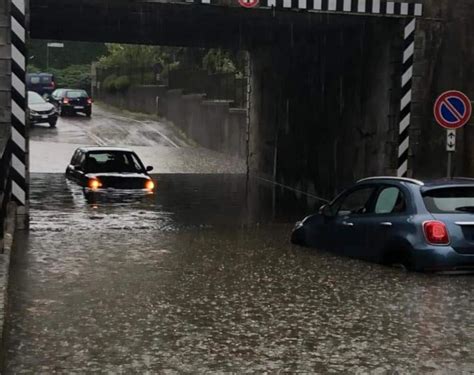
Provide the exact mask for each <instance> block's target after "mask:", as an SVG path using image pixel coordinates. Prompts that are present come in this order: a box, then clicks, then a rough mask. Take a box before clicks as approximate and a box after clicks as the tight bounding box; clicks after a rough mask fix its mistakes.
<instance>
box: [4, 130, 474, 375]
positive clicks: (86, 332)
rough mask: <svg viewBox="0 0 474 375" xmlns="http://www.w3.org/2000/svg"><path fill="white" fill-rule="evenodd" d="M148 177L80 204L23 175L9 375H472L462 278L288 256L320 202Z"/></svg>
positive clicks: (471, 314)
mask: <svg viewBox="0 0 474 375" xmlns="http://www.w3.org/2000/svg"><path fill="white" fill-rule="evenodd" d="M58 126H60V125H58ZM78 127H79V128H80V125H79V126H78ZM58 129H60V128H58ZM37 130H38V129H37ZM58 131H59V130H58ZM81 134H83V133H81ZM38 138H39V137H37V138H35V139H36V140H38ZM50 141H51V142H54V138H51V139H50ZM156 147H157V148H159V146H156ZM163 147H170V148H171V146H169V145H168V146H167V145H163ZM188 148H189V147H187V146H184V145H183V146H180V150H181V153H186V152H187V149H188ZM38 156H39V155H38ZM153 177H154V179H155V181H156V182H157V185H158V189H157V192H156V194H154V195H147V196H137V195H135V194H120V195H117V194H106V195H96V196H87V197H86V196H84V194H83V192H82V190H81V189H80V188H79V187H77V186H76V185H74V184H71V183H69V182H68V181H66V180H65V178H64V176H63V174H60V173H34V174H32V178H31V197H30V198H31V224H30V230H29V232H28V233H25V235H24V236H19V237H18V239H17V241H16V246H15V252H14V254H13V259H12V274H11V282H10V296H9V298H10V314H9V318H8V324H9V326H8V334H7V335H8V336H7V362H6V369H5V371H4V373H6V374H22V373H31V374H92V373H110V374H155V373H159V374H161V373H163V374H200V373H321V374H326V373H360V374H365V373H375V374H394V373H400V374H407V373H413V374H417V373H440V374H460V373H466V374H468V373H474V309H473V306H474V297H473V295H474V294H473V293H472V288H473V285H474V278H473V277H472V276H455V277H452V276H438V275H425V274H414V273H405V272H403V271H401V270H398V269H392V268H387V267H383V266H379V265H375V264H370V263H366V262H362V261H357V260H352V259H348V258H342V257H339V256H335V255H332V254H329V253H325V252H321V251H317V250H311V249H304V248H300V247H297V246H293V245H291V244H290V243H289V233H290V231H291V228H292V225H293V222H294V220H295V219H296V218H299V217H301V215H304V214H306V213H307V212H308V211H311V210H314V209H315V207H316V206H317V203H316V202H312V204H313V205H314V206H313V207H306V208H305V207H301V206H298V205H297V204H295V201H292V199H294V197H292V196H291V195H289V194H288V192H283V191H281V190H279V189H278V190H274V189H273V187H272V186H270V185H268V184H266V183H263V182H261V181H257V180H254V179H249V180H247V178H246V176H245V175H242V174H222V173H212V174H190V173H178V174H171V173H169V174H166V173H165V174H164V173H159V174H156V175H154V176H153Z"/></svg>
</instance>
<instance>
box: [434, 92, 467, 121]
mask: <svg viewBox="0 0 474 375" xmlns="http://www.w3.org/2000/svg"><path fill="white" fill-rule="evenodd" d="M471 114H472V105H471V101H470V100H469V98H468V97H467V96H466V95H465V94H463V93H462V92H460V91H454V90H452V91H446V92H444V93H443V94H441V95H440V96H439V97H438V99H436V102H435V105H434V116H435V119H436V122H437V123H438V124H440V125H441V126H442V127H443V128H447V129H458V128H461V127H463V126H464V125H466V124H467V122H468V121H469V119H470V118H471Z"/></svg>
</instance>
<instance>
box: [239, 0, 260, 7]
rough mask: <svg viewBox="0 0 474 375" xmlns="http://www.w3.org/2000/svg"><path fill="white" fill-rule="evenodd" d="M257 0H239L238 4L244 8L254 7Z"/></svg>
mask: <svg viewBox="0 0 474 375" xmlns="http://www.w3.org/2000/svg"><path fill="white" fill-rule="evenodd" d="M258 2H259V0H239V4H240V5H241V6H243V7H244V8H255V7H256V6H257V5H258Z"/></svg>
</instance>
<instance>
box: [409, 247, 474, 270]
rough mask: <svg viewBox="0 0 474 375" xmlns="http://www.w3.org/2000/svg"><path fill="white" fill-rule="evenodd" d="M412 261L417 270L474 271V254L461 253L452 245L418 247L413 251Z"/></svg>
mask: <svg viewBox="0 0 474 375" xmlns="http://www.w3.org/2000/svg"><path fill="white" fill-rule="evenodd" d="M412 262H413V266H414V268H415V269H417V270H424V271H473V272H474V254H460V253H458V252H456V250H454V249H453V248H452V247H451V246H436V247H429V246H428V245H427V246H426V248H418V249H416V250H414V251H413V253H412Z"/></svg>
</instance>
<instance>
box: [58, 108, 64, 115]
mask: <svg viewBox="0 0 474 375" xmlns="http://www.w3.org/2000/svg"><path fill="white" fill-rule="evenodd" d="M58 115H59V116H61V117H62V116H64V110H63V107H62V106H58Z"/></svg>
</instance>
